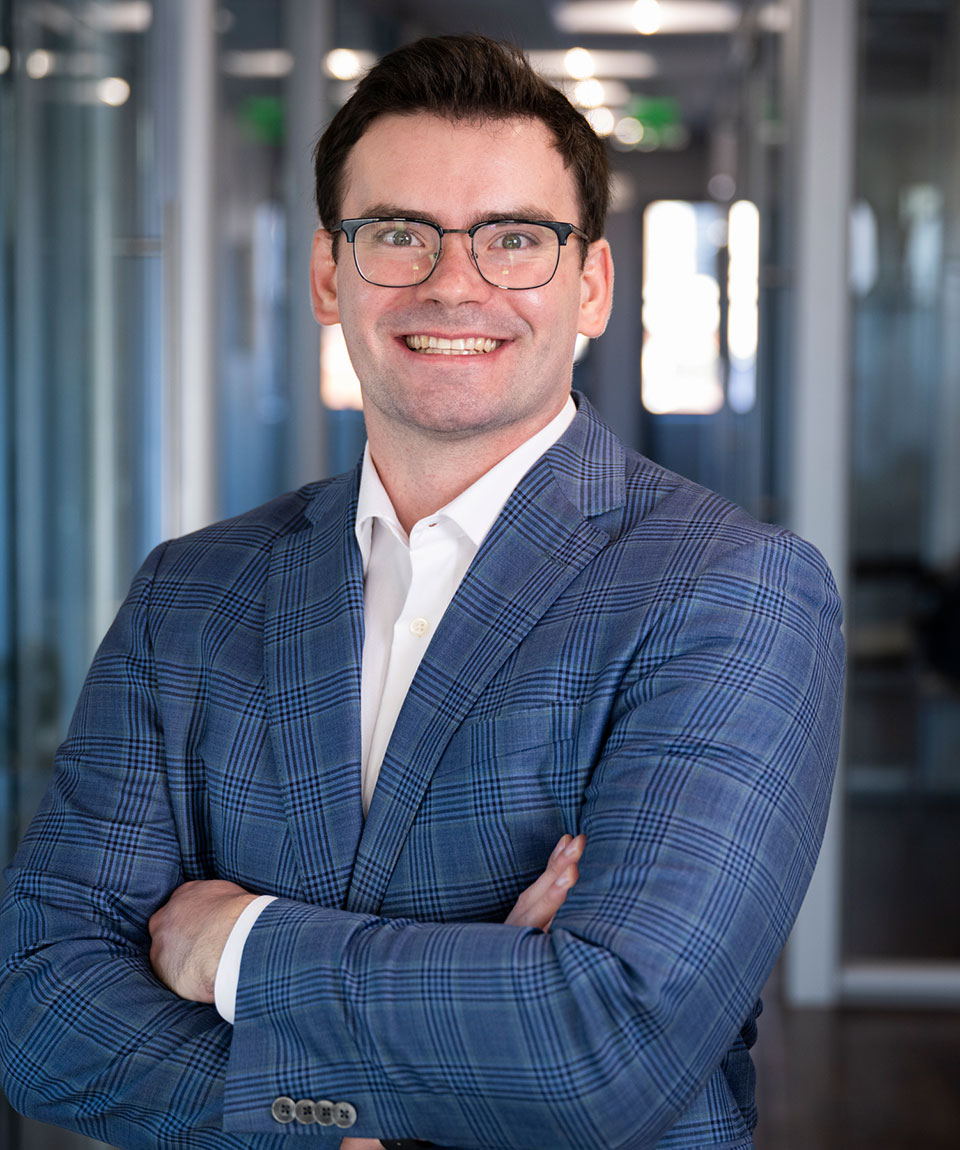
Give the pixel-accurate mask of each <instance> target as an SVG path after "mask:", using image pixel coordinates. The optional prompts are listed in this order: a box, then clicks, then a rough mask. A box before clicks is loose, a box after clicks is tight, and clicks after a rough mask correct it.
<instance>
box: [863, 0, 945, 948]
mask: <svg viewBox="0 0 960 1150" xmlns="http://www.w3.org/2000/svg"><path fill="white" fill-rule="evenodd" d="M958 17H960V5H958V4H957V3H956V2H954V0H942V2H935V0H926V2H924V3H923V4H916V3H910V2H906V0H903V2H892V0H866V3H865V4H864V5H863V8H862V14H861V70H860V71H861V84H860V93H859V106H858V122H857V151H856V177H855V178H856V207H855V209H854V213H853V220H852V228H851V255H852V260H851V274H852V284H853V291H854V298H855V304H854V320H853V338H854V365H853V374H854V411H853V427H854V442H853V446H852V451H853V476H852V516H853V518H852V526H851V530H852V539H851V545H852V556H853V570H852V582H851V588H852V593H851V601H850V604H849V641H850V654H851V673H850V692H849V712H848V718H849V723H848V751H849V770H848V773H847V784H846V836H845V854H846V860H845V880H844V893H843V897H844V903H843V905H844V954H845V958H846V959H848V960H862V959H870V960H874V959H883V960H916V959H924V960H926V959H954V960H956V959H957V958H958V957H960V886H958V884H957V883H956V882H955V881H949V880H948V876H955V875H956V873H957V868H958V864H960V753H958V749H960V659H958V651H960V387H958V382H957V381H958V370H960V341H958V336H957V331H958V315H960V277H958V267H960V263H958V256H960V170H958V166H957V158H956V157H957V155H958V147H957V145H958V141H960V103H958V96H960V90H958V83H957V65H956V61H957V58H958V57H957V48H958V42H957V35H958Z"/></svg>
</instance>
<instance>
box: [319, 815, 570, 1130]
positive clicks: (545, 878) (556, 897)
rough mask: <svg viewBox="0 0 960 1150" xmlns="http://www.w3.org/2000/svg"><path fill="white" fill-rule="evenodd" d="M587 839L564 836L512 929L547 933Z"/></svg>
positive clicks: (512, 917) (519, 906)
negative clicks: (516, 927)
mask: <svg viewBox="0 0 960 1150" xmlns="http://www.w3.org/2000/svg"><path fill="white" fill-rule="evenodd" d="M586 841H587V840H586V836H585V835H577V837H576V838H571V837H570V835H564V836H563V837H562V838H561V839H560V841H559V842H558V843H557V845H556V846H555V847H554V848H553V854H551V856H550V858H549V860H548V861H547V866H546V869H545V870H544V872H543V874H542V875H541V876H540V877H539V878H538V879H537V880H536V881H535V882H532V883H531V884H530V885H529V886H528V887H527V888H526V890H523V891H521V892H520V894H519V896H518V898H517V901H516V902H515V903H514V904H513V910H511V911H510V913H509V914H508V915H507V918H506V921H507V922H508V923H509V924H510V925H511V926H536V927H539V928H540V930H547V929H549V927H550V923H551V922H553V916H554V915H555V914H556V913H557V911H558V910H559V909H560V907H562V906H563V903H564V899H565V898H566V897H567V891H569V890H570V888H571V887H572V886H573V885H574V883H575V882H576V881H577V879H578V878H579V877H580V871H579V868H578V866H577V863H578V862H579V861H580V856H581V855H582V854H583V848H584V845H585V843H586ZM340 1150H382V1147H381V1144H380V1143H379V1142H378V1141H377V1140H376V1139H375V1138H344V1139H343V1140H342V1141H341V1143H340Z"/></svg>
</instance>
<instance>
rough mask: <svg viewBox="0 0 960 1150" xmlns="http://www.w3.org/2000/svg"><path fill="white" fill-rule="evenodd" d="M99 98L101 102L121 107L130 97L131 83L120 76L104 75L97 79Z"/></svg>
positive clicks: (112, 106)
mask: <svg viewBox="0 0 960 1150" xmlns="http://www.w3.org/2000/svg"><path fill="white" fill-rule="evenodd" d="M97 99H98V100H99V101H100V103H101V104H107V105H109V107H111V108H119V107H121V106H122V105H123V104H125V103H126V102H127V100H129V99H130V85H129V84H128V83H127V81H126V80H124V79H122V78H121V77H120V76H104V78H103V79H102V80H98V81H97Z"/></svg>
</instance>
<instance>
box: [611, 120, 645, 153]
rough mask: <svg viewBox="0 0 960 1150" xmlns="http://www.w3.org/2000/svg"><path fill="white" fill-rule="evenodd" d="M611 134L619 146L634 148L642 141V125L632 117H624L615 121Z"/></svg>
mask: <svg viewBox="0 0 960 1150" xmlns="http://www.w3.org/2000/svg"><path fill="white" fill-rule="evenodd" d="M613 134H614V136H616V138H617V139H618V140H619V141H620V143H621V144H626V145H627V147H628V148H635V147H636V146H637V144H639V143H640V141H641V140H642V139H643V134H644V133H643V124H641V123H640V121H639V120H637V119H636V118H635V117H633V116H624V117H623V119H621V120H618V121H617V123H616V126H615V127H614V129H613Z"/></svg>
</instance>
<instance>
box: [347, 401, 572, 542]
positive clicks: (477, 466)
mask: <svg viewBox="0 0 960 1150" xmlns="http://www.w3.org/2000/svg"><path fill="white" fill-rule="evenodd" d="M556 414H557V412H553V413H552V415H551V416H550V418H552V417H553V415H556ZM550 418H548V419H543V420H541V421H540V422H539V423H538V424H532V425H530V426H527V425H525V424H523V425H510V426H509V427H504V428H497V429H495V430H491V431H489V432H487V433H485V434H484V435H483V436H478V435H475V436H471V437H469V438H457V437H449V438H443V437H438V436H427V435H421V434H417V432H416V429H410V428H402V429H399V431H398V429H397V428H396V427H395V426H391V425H380V423H379V421H378V420H376V419H371V418H370V416H369V414H368V416H367V438H368V440H369V443H370V455H371V458H372V459H373V461H374V464H375V465H376V468H377V474H378V475H379V476H380V480H381V482H382V483H383V486H384V488H385V489H386V492H387V494H388V495H389V496H390V501H391V503H392V504H393V507H394V510H395V511H396V513H397V518H398V519H399V520H400V525H401V526H402V527H403V529H404V531H406V532H407V533H408V534H409V533H410V531H411V529H412V528H413V525H414V524H415V523H417V522H418V521H419V520H420V519H423V518H424V517H425V516H427V515H432V514H433V513H434V512H435V511H437V510H439V508H441V507H444V506H445V505H446V504H447V503H449V502H450V501H451V500H452V499H456V497H457V496H458V495H460V494H461V492H463V491H466V489H467V488H468V487H470V486H471V485H472V484H474V483H476V481H477V480H478V479H480V477H481V476H483V475H486V473H487V472H488V471H489V470H490V469H491V468H492V467H495V466H496V465H497V464H498V463H499V462H500V460H501V459H505V458H506V457H507V456H508V455H509V454H510V453H511V452H512V451H515V450H516V448H518V447H519V446H520V445H521V444H523V443H526V441H527V440H528V439H530V438H531V436H533V435H535V434H536V433H537V432H538V431H540V430H541V429H542V428H543V427H545V426H546V425H547V423H549V421H550Z"/></svg>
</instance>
